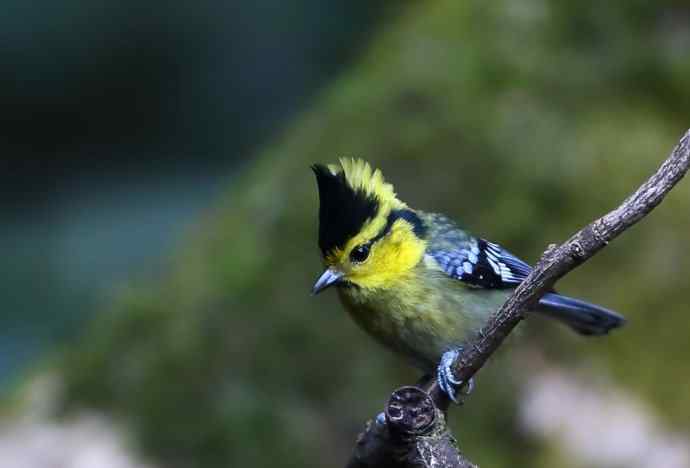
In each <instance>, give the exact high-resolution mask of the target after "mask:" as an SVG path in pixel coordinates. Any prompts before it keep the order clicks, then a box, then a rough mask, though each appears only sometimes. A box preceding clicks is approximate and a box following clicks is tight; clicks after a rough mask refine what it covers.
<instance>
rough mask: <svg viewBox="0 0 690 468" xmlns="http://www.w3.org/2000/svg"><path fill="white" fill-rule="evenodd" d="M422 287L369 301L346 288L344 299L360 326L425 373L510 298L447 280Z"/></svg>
mask: <svg viewBox="0 0 690 468" xmlns="http://www.w3.org/2000/svg"><path fill="white" fill-rule="evenodd" d="M446 281H448V283H444V284H439V283H440V282H446ZM416 284H422V286H421V287H417V288H414V291H413V292H410V291H409V290H406V292H405V293H404V294H400V289H399V288H394V289H392V290H391V292H384V291H381V292H379V293H377V294H372V295H367V296H364V295H362V294H361V293H360V292H358V291H357V290H356V289H352V288H342V289H339V295H340V298H341V300H342V302H343V304H344V305H345V307H346V309H347V310H348V312H349V313H350V315H351V316H352V318H353V319H354V321H355V322H356V323H357V324H358V325H359V326H361V327H362V328H363V329H364V330H365V331H366V332H367V333H369V334H370V335H371V336H372V337H374V338H375V339H376V340H377V341H379V342H380V343H382V344H383V345H384V346H386V347H388V348H389V349H391V350H392V351H394V352H396V353H398V354H400V355H402V356H404V357H405V358H407V359H408V360H409V361H411V362H412V364H413V365H415V366H416V367H418V368H420V369H422V370H423V371H424V372H432V371H434V369H435V368H436V366H437V365H438V362H439V360H440V358H441V355H442V354H443V353H444V352H445V351H448V350H449V349H453V348H458V347H461V346H462V345H463V344H464V343H465V342H466V341H467V339H468V338H471V337H472V336H473V335H474V334H475V333H477V332H478V331H479V330H480V328H481V327H482V326H484V324H485V323H486V320H487V319H488V317H489V316H490V314H491V313H493V312H494V311H495V310H497V309H498V308H499V307H500V306H501V305H502V304H503V302H504V301H505V300H506V299H507V297H508V295H509V294H510V291H509V290H496V291H487V290H478V289H470V288H467V287H466V286H464V285H462V284H459V283H458V282H457V281H455V280H452V279H446V278H436V277H433V278H425V281H423V282H421V283H420V282H417V283H416ZM456 288H462V290H461V291H460V290H458V289H456ZM439 291H442V292H439Z"/></svg>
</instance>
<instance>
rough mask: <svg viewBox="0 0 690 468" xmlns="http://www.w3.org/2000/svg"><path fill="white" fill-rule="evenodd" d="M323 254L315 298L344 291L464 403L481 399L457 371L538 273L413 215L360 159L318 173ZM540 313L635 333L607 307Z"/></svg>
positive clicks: (577, 305)
mask: <svg viewBox="0 0 690 468" xmlns="http://www.w3.org/2000/svg"><path fill="white" fill-rule="evenodd" d="M312 170H313V172H314V174H315V177H316V184H317V188H318V196H319V209H318V224H319V225H318V246H319V249H320V251H321V256H322V259H323V263H324V266H325V271H324V272H323V273H322V274H321V275H320V277H319V278H318V280H317V281H316V283H315V284H314V286H313V288H312V294H314V295H316V294H318V293H321V292H323V291H324V290H326V289H328V288H331V287H334V288H335V289H337V292H338V296H339V298H340V301H341V302H342V304H343V305H344V308H345V309H346V310H347V312H348V313H349V315H350V316H351V317H352V319H353V320H354V321H355V322H356V323H357V324H358V325H359V326H360V327H361V328H362V329H364V331H366V332H367V333H368V334H369V335H371V336H372V337H373V338H374V339H375V340H376V341H378V342H380V343H381V344H383V345H384V346H385V347H387V348H389V349H390V350H392V351H394V352H395V353H397V354H400V355H402V356H403V357H405V358H407V360H408V361H409V362H410V363H411V364H412V365H414V366H415V367H417V368H419V369H421V370H422V371H423V372H424V374H425V375H427V376H429V377H431V376H434V375H435V376H436V378H437V381H438V384H439V387H440V388H441V389H442V390H443V392H445V394H446V395H447V396H448V397H449V398H450V399H451V400H452V401H454V402H456V403H460V402H461V401H460V400H461V397H460V396H461V395H466V394H468V393H469V392H471V390H472V388H473V387H474V381H473V380H470V381H468V382H462V381H460V380H458V379H457V378H456V376H455V375H454V374H453V371H452V366H453V363H454V362H455V360H456V359H457V358H458V357H459V356H460V355H461V354H462V352H463V349H464V346H465V345H466V344H467V343H468V340H470V339H471V338H472V337H473V336H474V335H475V334H477V333H478V332H480V331H481V329H482V327H483V326H484V325H485V324H486V322H487V320H488V318H489V317H490V316H491V315H492V314H493V313H494V312H496V311H497V310H498V309H499V308H500V307H501V305H503V303H504V302H505V301H506V300H507V299H508V297H509V296H510V295H511V293H512V291H513V290H514V289H515V288H516V287H517V286H518V285H519V284H520V283H521V282H522V281H523V280H524V279H525V278H526V277H527V276H528V275H529V273H530V271H531V270H532V267H530V265H529V264H527V263H526V262H524V261H523V260H521V259H520V258H518V257H517V256H515V255H513V254H512V253H510V252H509V251H508V250H506V249H505V248H503V247H502V246H501V245H499V244H497V243H495V242H491V241H489V240H487V239H485V238H482V237H477V236H475V235H473V234H471V233H470V232H468V231H466V230H464V229H462V228H460V227H459V226H458V224H456V223H455V222H454V221H453V220H451V219H450V218H449V217H447V216H445V215H443V214H439V213H432V212H425V211H421V210H417V209H413V208H410V207H409V206H408V205H407V204H406V203H405V202H403V201H402V200H400V199H399V198H398V196H397V194H396V192H395V189H394V187H393V185H392V184H390V183H388V182H386V180H385V179H384V177H383V174H382V172H381V170H380V169H372V166H371V165H370V164H369V163H368V162H366V161H364V160H362V159H355V158H341V159H339V162H338V163H337V164H330V165H322V164H314V165H313V166H312ZM534 312H537V313H538V314H540V315H543V316H545V317H549V318H553V319H556V320H558V321H560V322H562V323H564V324H566V325H568V326H569V327H570V328H572V329H573V330H574V331H576V332H578V333H580V334H583V335H592V336H597V335H606V334H607V333H608V332H609V331H611V330H613V329H615V328H618V327H620V326H622V325H623V324H624V323H625V319H624V317H623V316H621V315H619V314H618V313H616V312H614V311H612V310H608V309H606V308H604V307H601V306H598V305H594V304H590V303H587V302H585V301H581V300H579V299H575V298H572V297H568V296H564V295H561V294H559V293H557V292H556V291H550V292H548V293H546V294H545V295H544V296H543V297H542V298H541V300H540V301H539V303H538V304H537V305H536V307H535V308H534Z"/></svg>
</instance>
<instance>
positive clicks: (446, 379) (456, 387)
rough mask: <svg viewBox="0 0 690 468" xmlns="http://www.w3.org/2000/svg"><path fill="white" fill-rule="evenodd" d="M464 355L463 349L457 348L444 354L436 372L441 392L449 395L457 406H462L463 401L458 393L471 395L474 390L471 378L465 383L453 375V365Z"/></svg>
mask: <svg viewBox="0 0 690 468" xmlns="http://www.w3.org/2000/svg"><path fill="white" fill-rule="evenodd" d="M460 353H462V348H461V347H460V348H455V349H451V350H449V351H446V352H445V353H443V356H441V362H440V363H439V365H438V368H437V371H436V378H437V380H438V385H439V387H441V390H443V392H444V393H445V394H446V395H448V398H450V399H451V400H452V401H453V402H454V403H455V404H458V405H461V404H462V402H463V400H462V397H460V398H458V393H459V394H460V395H469V394H470V393H472V390H474V379H473V378H471V379H470V380H468V381H467V382H463V381H461V380H458V379H456V378H455V375H454V374H453V363H454V362H455V360H456V359H457V358H458V357H459V356H460Z"/></svg>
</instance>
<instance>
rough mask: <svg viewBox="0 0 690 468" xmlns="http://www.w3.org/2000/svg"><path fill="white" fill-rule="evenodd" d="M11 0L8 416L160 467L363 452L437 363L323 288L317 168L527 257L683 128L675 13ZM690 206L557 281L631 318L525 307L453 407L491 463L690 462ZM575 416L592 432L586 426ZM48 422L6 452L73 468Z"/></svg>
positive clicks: (584, 217) (682, 59)
mask: <svg viewBox="0 0 690 468" xmlns="http://www.w3.org/2000/svg"><path fill="white" fill-rule="evenodd" d="M10 4H11V7H10V8H8V14H6V15H3V19H2V20H0V21H1V22H2V24H3V25H4V26H5V27H4V28H3V30H4V32H3V34H2V42H3V44H4V46H3V48H2V52H0V53H1V54H3V56H4V58H3V60H0V63H2V65H0V69H1V73H0V76H3V83H4V84H3V86H2V87H1V88H0V103H2V108H3V109H4V110H5V112H4V116H3V117H2V118H1V119H2V122H3V128H4V131H3V138H2V141H0V145H2V153H3V163H2V166H0V167H2V168H3V171H2V174H1V175H2V176H3V178H4V179H5V180H4V183H3V187H4V188H3V192H4V193H6V196H5V195H3V200H2V201H3V204H2V211H1V214H0V216H2V219H4V222H3V226H4V227H5V229H3V232H2V234H0V235H2V237H1V238H2V239H3V242H2V243H1V244H0V249H1V250H0V252H2V255H3V258H4V264H5V267H6V268H5V273H4V279H5V286H6V287H5V288H2V289H3V292H2V295H1V296H0V300H2V303H3V314H2V317H0V323H1V324H2V325H3V327H2V329H3V331H2V334H1V335H0V345H1V346H2V347H3V353H1V354H0V356H1V357H0V366H1V370H2V373H3V374H2V375H4V380H3V382H4V386H3V388H4V392H3V394H4V396H5V397H4V405H3V407H2V413H0V414H2V420H1V421H0V423H1V424H2V427H3V429H4V433H5V434H12V431H17V430H20V429H21V430H23V431H29V433H30V431H31V430H36V431H39V430H41V428H45V426H46V425H49V426H50V427H51V428H52V429H53V430H55V431H56V432H55V433H56V434H58V435H55V437H56V439H55V440H61V439H59V437H60V436H59V434H60V432H59V431H60V430H62V429H64V428H69V427H72V425H74V424H77V423H76V422H75V421H79V418H83V417H84V416H83V415H84V414H89V415H94V414H95V415H98V418H99V419H98V420H99V421H100V423H99V424H105V425H106V426H108V427H110V425H112V427H115V428H116V430H115V432H114V433H117V434H120V435H121V436H122V440H123V442H122V444H123V446H124V447H125V448H124V449H123V450H124V451H125V452H126V453H127V454H130V455H128V456H131V457H132V460H145V461H146V463H147V465H146V466H152V467H184V468H187V467H189V468H207V467H208V468H214V467H230V466H231V467H235V466H251V467H270V466H286V467H317V466H343V464H344V462H345V460H346V459H347V457H348V455H349V453H350V450H351V448H352V446H353V443H354V440H355V436H356V434H357V433H358V431H359V430H361V428H362V426H363V423H364V421H365V420H366V419H367V418H369V417H372V416H373V415H375V414H376V413H377V412H379V411H380V410H381V408H382V404H383V402H384V401H385V399H386V397H387V395H388V393H389V392H390V391H391V390H393V389H394V388H395V387H397V386H399V385H402V384H407V383H411V382H414V381H415V380H416V379H417V377H418V375H417V373H416V371H415V370H413V369H410V368H408V367H407V366H406V365H405V363H403V362H401V361H399V360H398V359H397V358H396V357H394V356H392V355H389V354H388V353H387V352H385V351H383V350H382V349H380V348H379V347H378V346H377V345H376V344H375V343H373V342H372V341H371V340H370V339H369V338H368V337H366V336H365V335H364V334H363V333H362V332H361V331H360V330H358V329H357V328H356V327H355V325H354V324H353V323H352V322H351V321H350V319H349V318H348V317H347V316H346V314H345V313H344V312H343V310H342V309H341V307H340V305H339V304H338V303H337V299H336V298H335V295H334V294H324V295H322V296H318V297H316V298H314V297H311V296H310V295H309V290H310V287H311V284H312V282H313V281H314V279H315V278H316V276H317V275H318V273H319V270H320V258H319V254H318V249H317V248H316V210H317V195H316V191H315V185H314V182H313V180H312V174H311V172H310V171H309V169H308V167H309V165H310V164H311V163H313V162H332V161H334V160H335V159H336V158H338V157H340V156H358V157H363V158H365V159H368V160H370V161H371V162H372V163H374V164H375V165H377V166H378V167H380V168H381V169H382V170H383V172H384V174H385V175H386V177H387V179H388V180H390V181H391V182H393V183H394V184H395V186H396V189H397V192H398V194H399V195H400V196H401V198H402V199H404V200H405V201H407V202H408V203H409V204H410V205H411V206H413V207H417V208H420V209H424V210H429V211H442V212H445V213H447V214H448V215H451V216H452V217H454V218H455V219H457V220H458V221H459V222H460V223H461V225H463V226H465V227H466V228H468V229H470V230H472V231H473V232H475V233H477V234H479V235H482V236H485V237H488V238H491V239H493V240H495V241H497V242H500V243H502V244H503V245H504V246H506V247H508V248H509V249H510V250H512V251H514V252H516V253H518V254H519V255H520V256H522V257H523V258H525V259H526V260H528V261H530V262H534V261H536V259H537V258H538V257H539V255H540V253H541V252H542V251H543V249H544V248H545V246H546V245H548V244H549V243H552V242H558V241H561V240H563V239H565V238H566V237H567V236H568V235H570V234H571V233H572V232H574V231H575V230H576V229H578V228H579V227H581V226H582V225H583V224H585V223H587V222H589V221H591V220H592V219H594V218H595V217H596V216H598V215H600V214H602V213H603V212H605V211H606V210H608V209H610V208H612V207H614V206H615V205H616V204H617V203H619V202H620V201H621V200H622V199H623V198H624V197H625V196H626V195H627V194H628V193H629V192H630V191H631V190H633V189H634V188H635V187H637V186H638V185H639V184H640V183H641V182H642V181H643V180H644V178H645V177H646V176H648V175H649V174H651V172H652V171H653V170H654V169H656V167H657V166H658V165H659V164H660V163H661V161H662V160H663V159H664V158H665V157H666V156H667V155H668V153H669V152H670V150H671V149H672V148H673V146H674V145H675V144H676V142H677V140H678V138H679V137H680V136H681V135H682V133H683V132H684V131H685V130H686V129H687V127H688V126H690V118H689V117H690V113H689V112H688V109H690V52H688V51H690V6H688V5H687V4H686V3H684V2H678V1H670V0H669V1H659V2H643V1H625V2H624V1H614V2H606V3H602V2H594V1H585V2H566V1H539V0H519V1H501V2H491V3H487V2H479V1H455V0H443V1H441V0H439V1H434V2H412V1H406V2H402V3H392V2H383V1H381V2H363V1H358V2H336V1H325V2H314V1H308V0H302V1H299V2H293V3H292V4H290V5H286V4H283V3H281V2H249V1H240V2H233V3H232V4H230V5H226V6H223V7H219V6H218V5H216V4H213V3H208V4H207V3H204V2H202V3H200V4H198V5H195V6H190V5H191V4H189V3H186V2H182V1H177V2H165V3H164V2H150V3H148V4H147V5H146V6H143V5H141V4H139V3H136V2H107V1H106V2H98V3H97V4H95V3H93V2H84V1H78V0H72V1H70V2H64V1H63V2H60V7H59V8H57V7H56V6H55V5H57V4H55V3H52V4H51V5H52V6H51V8H49V9H48V10H45V9H39V8H36V7H35V6H27V5H28V4H25V3H23V2H19V1H16V2H10ZM44 6H45V5H44ZM53 9H54V11H53ZM689 213H690V186H689V184H688V182H687V181H684V182H682V183H681V184H680V185H679V187H678V188H677V189H676V190H674V192H672V193H671V195H670V197H669V198H668V199H667V200H666V201H665V202H664V203H663V204H662V205H661V206H660V207H659V208H658V209H657V210H656V211H655V212H654V214H652V215H651V216H650V217H649V218H647V219H646V220H644V221H643V222H642V223H641V224H640V225H639V226H637V227H635V228H634V229H632V230H630V231H629V232H627V233H626V234H625V235H623V236H622V238H620V239H619V240H616V241H615V243H613V244H612V245H611V246H610V247H609V248H607V249H606V250H604V251H603V252H602V253H601V254H599V255H597V256H596V257H595V258H594V259H592V260H591V261H590V262H588V263H587V264H586V265H585V266H583V267H582V268H580V269H578V270H577V271H575V272H573V273H572V274H571V275H569V276H568V277H567V278H566V279H565V280H564V281H562V282H561V283H560V284H559V288H560V289H561V290H563V291H564V292H567V293H568V294H571V295H576V296H580V297H583V298H586V299H588V300H591V301H593V302H597V303H601V304H604V305H606V306H607V307H610V308H612V309H615V310H618V311H621V312H622V313H624V315H626V316H627V317H628V318H629V324H628V326H627V327H626V328H625V329H623V330H621V331H620V332H619V333H615V334H613V335H612V336H610V337H607V338H605V339H585V338H581V337H577V336H574V335H572V334H570V333H569V332H568V331H567V330H565V329H563V328H561V327H559V326H558V325H552V324H547V323H543V322H541V321H539V320H538V319H535V320H530V321H529V322H528V323H527V324H525V325H523V326H522V327H521V328H523V332H522V337H519V338H516V339H514V340H512V343H509V344H508V345H507V346H505V347H504V348H503V349H502V350H501V351H500V352H499V355H498V356H497V357H496V358H495V359H494V360H492V361H491V363H490V365H489V366H487V367H486V368H485V369H483V370H482V372H481V374H480V375H479V378H478V388H477V390H476V392H475V394H474V395H472V397H471V398H470V399H469V401H468V404H467V405H465V406H464V407H462V408H454V409H452V410H451V411H452V422H451V424H452V425H453V428H454V430H455V433H456V435H457V437H458V438H459V440H460V443H461V445H462V446H463V448H464V449H465V451H466V452H467V453H468V455H469V456H470V457H471V458H472V459H473V461H475V462H477V463H479V464H480V465H481V466H487V467H508V466H511V467H514V466H525V467H528V466H529V467H538V466H543V467H550V466H562V467H571V466H572V467H580V466H602V467H617V466H666V467H675V466H679V467H682V466H688V465H690V458H683V457H686V456H687V457H690V448H689V447H690V439H689V438H688V434H689V433H690V392H689V391H688V390H687V389H688V388H690V372H688V364H687V362H688V361H689V360H690V340H688V339H687V336H688V333H689V332H690V319H688V316H687V310H686V309H687V307H686V305H685V292H686V291H687V289H688V286H689V282H690V280H688V274H689V273H690V259H689V258H688V256H687V255H686V249H687V243H688V240H689V239H688V237H689V234H688V233H690V215H689ZM545 376H546V377H549V378H546V377H545ZM554 376H568V377H567V378H568V379H571V378H572V379H573V380H572V381H570V380H566V385H565V387H563V386H560V387H559V386H558V385H552V386H551V387H549V385H550V384H548V383H549V382H551V383H553V382H554V381H559V382H562V381H563V379H561V380H558V378H560V377H558V378H556V377H554ZM554 379H555V380H554ZM535 382H536V384H535ZM544 382H546V383H545V384H544V385H545V386H539V383H544ZM580 384H581V385H582V386H578V385H580ZM581 388H584V389H588V391H585V390H583V391H582V392H580V391H579V389H581ZM540 389H546V390H547V391H546V397H545V398H547V400H548V398H549V396H550V395H551V396H553V395H557V397H556V403H555V404H551V405H550V406H549V405H547V404H546V403H543V402H544V401H546V400H539V399H538V398H536V396H538V395H541V393H540V391H541V390H540ZM549 389H550V390H549ZM559 391H562V393H559ZM535 395H536V396H535ZM570 397H572V398H570ZM569 398H570V399H569ZM549 401H550V400H549ZM540 402H541V403H540ZM580 405H582V406H580ZM597 405H598V406H597ZM614 405H621V406H620V407H618V406H615V408H616V409H617V411H615V412H611V411H612V407H613V406H614ZM37 408H38V409H37ZM585 409H587V411H585ZM39 410H40V411H39ZM540 411H541V413H540ZM542 413H544V415H545V416H544V417H543V420H544V421H546V422H550V423H551V424H552V425H551V426H548V424H547V425H546V426H545V425H544V424H542V425H541V426H540V425H539V424H537V423H535V422H534V421H535V420H536V419H537V418H536V416H534V417H531V416H530V415H539V414H542ZM571 413H573V414H572V415H571ZM585 413H586V415H588V418H585V419H584V420H583V421H582V424H575V426H578V427H580V428H581V430H583V431H584V432H585V433H587V434H589V435H590V436H591V435H594V436H595V437H594V440H592V441H590V442H589V445H587V443H585V442H583V440H585V439H581V438H580V439H579V438H578V437H580V435H581V434H579V433H577V432H574V431H572V430H570V429H569V427H570V426H569V424H570V425H573V424H572V422H573V421H575V420H574V419H573V417H575V415H578V416H580V417H583V414H585ZM623 414H624V417H623V416H622V415H623ZM27 415H28V416H27ZM569 415H571V416H572V417H571V416H569ZM29 416H31V417H30V418H29ZM27 418H29V419H27ZM568 418H570V419H568ZM27 421H29V422H27ZM616 421H621V423H620V425H619V426H616V425H615V424H614V423H615V422H616ZM631 421H632V422H631ZM605 423H609V425H611V430H610V431H609V432H606V431H605V430H604V429H603V428H604V426H605ZM635 424H637V426H636V425H635ZM99 427H101V426H99ZM543 427H547V429H548V430H545V431H542V430H540V429H539V428H543ZM606 427H608V426H606ZM631 427H639V428H642V429H639V430H638V431H637V432H635V431H632V430H630V428H631ZM17 428H20V429H17ZM626 429H627V431H626ZM87 432H88V431H87ZM92 432H93V431H92ZM22 434H24V433H23V432H22ZM640 434H642V435H640ZM614 435H615V437H614ZM118 437H119V436H118ZM28 438H29V436H28V435H27V436H26V437H24V438H22V437H18V438H17V439H16V440H17V444H15V445H16V446H12V444H11V443H12V441H13V440H15V439H12V437H11V436H9V435H5V436H4V439H3V435H2V434H0V462H2V456H3V455H2V453H3V451H4V452H5V453H12V454H13V456H15V458H11V456H10V458H9V460H10V462H7V463H10V464H8V465H7V466H21V467H22V468H24V467H29V468H34V467H37V468H43V467H44V466H46V467H47V466H58V465H48V464H41V463H44V462H43V461H41V460H47V459H48V458H47V457H48V455H46V456H45V457H43V458H42V459H40V460H39V459H36V460H38V461H35V459H34V458H31V455H30V454H26V455H25V454H24V453H23V452H27V451H29V450H30V449H29V448H28V447H30V444H28V443H26V442H25V441H26V440H29V439H28ZM573 441H574V442H573ZM641 441H642V442H641ZM643 442H644V443H643ZM22 444H24V445H23V447H22ZM578 444H579V445H578ZM583 444H584V445H583ZM645 444H647V445H645ZM55 445H61V448H62V449H63V450H67V451H69V450H70V448H69V444H66V443H64V444H58V443H55ZM573 447H574V448H573ZM46 450H47V449H46ZM78 450H79V449H78V448H74V451H75V453H76V452H77V451H78ZM108 453H109V452H108ZM583 453H585V454H588V455H586V456H584V455H583ZM669 453H671V454H672V455H675V458H670V460H673V461H674V462H673V463H675V464H673V463H671V462H668V460H669V458H668V457H667V458H665V459H664V458H659V457H661V455H668V454H669ZM621 454H622V455H621ZM657 455H658V456H657ZM24 456H25V458H22V457H24ZM74 456H75V457H76V455H74ZM626 457H627V458H626ZM655 457H656V458H655ZM17 460H21V461H22V463H25V464H22V465H19V464H17V463H18V462H17ZM99 460H101V461H99V462H96V463H95V464H94V463H92V464H91V465H90V466H95V467H96V468H100V467H101V466H102V467H104V468H110V467H117V468H120V467H124V468H130V467H139V466H144V465H139V464H137V463H139V462H135V461H127V462H124V461H122V460H120V459H118V460H119V461H117V462H116V461H113V459H109V458H108V457H107V456H104V457H102V458H100V459H99ZM103 460H105V461H103ZM649 460H653V461H655V464H654V465H649V464H645V463H646V462H647V461H649ZM659 460H667V462H666V463H662V462H659ZM11 463H15V465H12V464H11ZM31 463H33V464H31ZM117 463H125V464H121V465H118V464H117ZM126 463H129V464H126ZM141 463H144V462H141ZM635 463H638V464H637V465H636V464H635ZM0 464H2V463H0ZM2 466H5V465H4V464H3V465H2ZM59 466H62V465H59ZM64 466H76V465H69V464H66V465H64Z"/></svg>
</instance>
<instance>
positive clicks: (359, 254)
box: [350, 244, 369, 263]
mask: <svg viewBox="0 0 690 468" xmlns="http://www.w3.org/2000/svg"><path fill="white" fill-rule="evenodd" d="M368 256H369V245H367V244H362V245H358V246H357V247H355V248H354V249H352V252H350V260H351V261H353V262H355V263H362V262H363V261H364V260H366V259H367V257H368Z"/></svg>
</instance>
